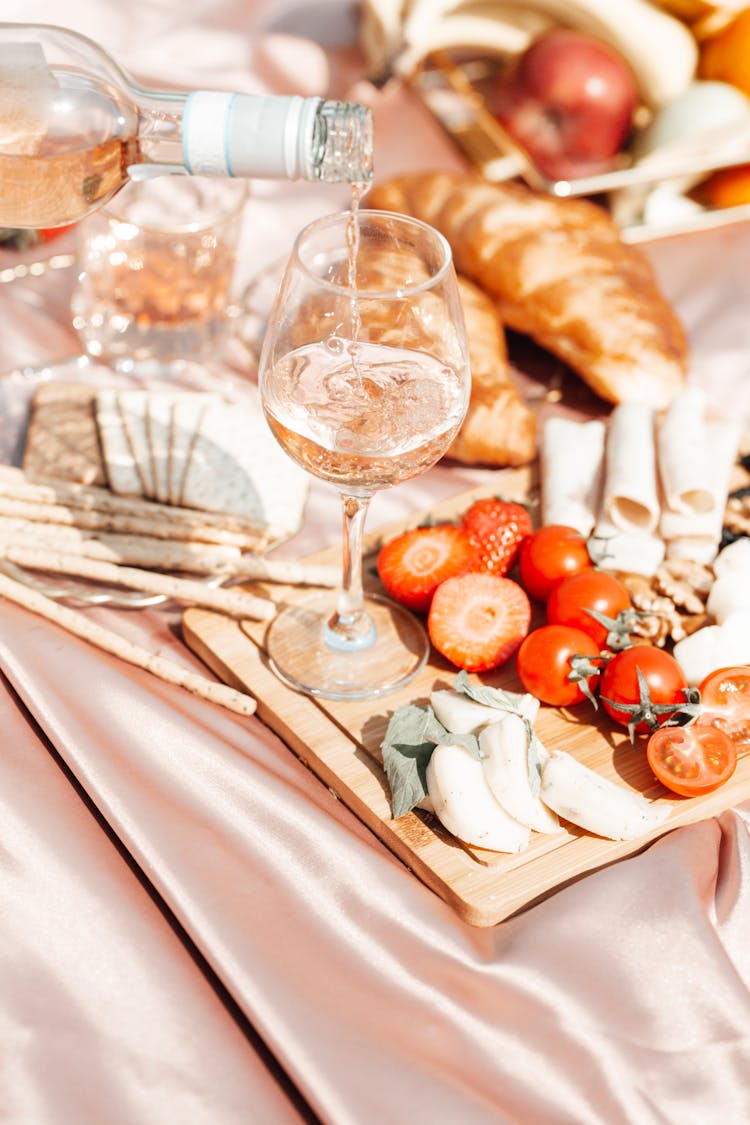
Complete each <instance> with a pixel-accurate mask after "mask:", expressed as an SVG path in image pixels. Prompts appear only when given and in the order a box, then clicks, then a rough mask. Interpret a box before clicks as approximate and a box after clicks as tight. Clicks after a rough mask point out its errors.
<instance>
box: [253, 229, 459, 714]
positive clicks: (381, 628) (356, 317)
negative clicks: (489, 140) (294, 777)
mask: <svg viewBox="0 0 750 1125" xmlns="http://www.w3.org/2000/svg"><path fill="white" fill-rule="evenodd" d="M259 386H260V392H261V401H262V403H263V409H264V411H265V415H266V418H267V420H268V423H269V426H270V428H271V430H272V432H273V433H274V435H275V436H276V438H277V440H278V441H279V443H280V444H281V446H282V448H284V449H285V450H286V452H287V453H288V454H289V456H291V457H292V458H293V459H294V460H295V461H297V462H298V464H300V465H301V466H302V467H303V468H305V469H306V470H307V471H308V472H310V473H311V474H313V475H314V476H316V477H319V478H320V479H322V480H324V481H328V482H329V483H331V484H333V485H334V486H335V487H336V488H337V489H338V491H339V493H340V495H341V498H342V505H343V521H344V551H343V572H342V587H341V590H340V591H339V592H338V593H337V594H335V595H332V594H330V593H329V594H326V595H318V596H317V597H315V598H313V599H306V600H305V601H302V602H300V603H299V604H297V605H292V606H289V607H287V608H286V609H285V610H283V611H282V612H281V613H280V614H279V615H278V616H277V617H276V618H275V619H274V621H273V622H272V624H271V626H270V627H269V630H268V634H267V637H266V643H267V649H268V654H269V658H270V660H271V664H272V666H273V667H274V669H275V671H276V672H277V674H279V675H280V676H281V677H282V679H284V680H286V681H287V682H288V683H290V684H292V685H293V686H294V687H296V688H298V689H301V690H304V691H306V692H309V693H311V694H314V695H321V696H326V697H332V698H369V697H372V696H375V695H379V694H382V693H383V692H385V691H390V690H393V689H394V688H395V687H397V686H399V685H400V684H401V683H404V682H405V681H406V680H407V679H408V678H410V677H411V676H413V675H415V674H416V672H417V671H418V670H419V668H421V667H422V665H423V663H424V661H425V659H426V656H427V652H428V648H429V644H428V641H427V637H426V634H425V632H424V629H423V627H422V625H421V623H420V622H419V621H418V620H417V619H416V618H414V617H413V615H412V614H410V613H409V612H408V611H406V610H404V609H403V608H402V607H399V606H396V605H395V604H394V603H392V602H389V601H388V600H387V599H383V598H378V597H377V596H376V595H368V596H367V597H365V595H364V593H363V589H362V574H361V570H362V561H361V554H362V533H363V528H364V521H365V515H366V511H367V505H368V503H369V500H370V498H371V496H372V495H373V494H374V493H375V492H376V491H378V490H379V489H382V488H387V487H391V486H392V485H395V484H399V483H400V482H402V481H405V480H408V479H409V478H410V477H413V476H416V475H417V474H419V473H422V472H424V471H425V470H427V469H428V468H429V467H430V466H431V465H433V464H435V462H436V461H438V460H439V458H440V457H441V456H442V455H443V454H444V453H445V452H446V450H447V449H448V447H449V446H450V444H451V442H452V440H453V438H454V437H455V434H456V432H457V431H458V428H459V426H460V425H461V422H462V421H463V418H464V415H465V412H466V408H467V405H468V399H469V391H470V373H469V362H468V354H467V344H466V335H465V330H464V324H463V316H462V312H461V305H460V300H459V295H458V288H457V283H456V276H455V270H454V268H453V262H452V258H451V253H450V248H449V247H448V244H447V243H446V241H445V240H444V239H443V237H442V236H441V235H440V234H439V233H438V232H437V231H435V230H434V229H433V228H432V227H430V226H428V225H427V224H425V223H422V222H420V221H418V220H416V219H411V218H409V217H407V216H401V215H395V214H390V213H386V212H378V211H367V210H355V211H351V212H343V213H340V214H336V215H329V216H325V217H324V218H322V219H318V220H317V221H315V222H313V223H311V224H310V225H309V226H307V227H305V228H304V229H303V230H302V231H301V232H300V234H299V235H298V237H297V239H296V240H295V243H294V247H293V249H292V252H291V255H290V258H289V261H288V263H287V266H286V269H285V271H284V275H283V277H282V280H281V284H280V286H279V290H278V293H277V297H276V300H275V302H274V306H273V309H272V311H271V314H270V317H269V323H268V328H267V331H266V334H265V338H264V343H263V349H262V353H261V358H260V367H259Z"/></svg>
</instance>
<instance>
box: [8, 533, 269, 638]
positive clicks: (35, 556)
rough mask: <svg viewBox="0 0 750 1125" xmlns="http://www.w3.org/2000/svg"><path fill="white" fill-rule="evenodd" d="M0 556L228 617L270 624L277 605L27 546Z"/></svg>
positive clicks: (22, 563) (181, 579) (18, 563)
mask: <svg viewBox="0 0 750 1125" xmlns="http://www.w3.org/2000/svg"><path fill="white" fill-rule="evenodd" d="M0 557H2V558H4V559H7V560H8V562H12V563H15V564H16V566H23V567H26V568H27V569H29V570H45V571H50V572H52V573H56V574H69V575H73V576H74V577H76V578H91V579H92V580H93V581H95V582H111V583H113V584H114V585H116V586H126V587H127V588H128V589H131V590H142V591H143V592H144V593H147V594H165V595H166V596H167V597H169V598H174V599H175V600H176V601H180V602H188V603H190V604H191V605H200V606H204V607H205V608H206V609H216V610H219V611H220V612H221V613H227V614H229V615H230V616H231V617H252V618H253V619H254V620H257V621H270V619H271V618H272V617H273V616H274V614H275V613H276V606H275V605H274V603H273V602H272V601H270V600H269V599H268V598H258V597H256V596H255V595H254V594H243V593H239V592H238V591H235V590H223V589H214V588H212V587H211V586H206V585H205V584H204V583H203V582H196V581H193V580H191V579H189V578H174V577H172V576H171V575H168V574H157V573H155V572H154V571H151V570H139V569H137V568H136V567H129V566H117V565H116V564H114V563H108V562H100V561H98V560H96V559H86V558H80V557H79V556H76V555H68V554H65V553H64V552H59V551H46V550H45V551H39V550H35V549H34V548H29V547H14V546H11V545H10V544H7V545H4V544H0Z"/></svg>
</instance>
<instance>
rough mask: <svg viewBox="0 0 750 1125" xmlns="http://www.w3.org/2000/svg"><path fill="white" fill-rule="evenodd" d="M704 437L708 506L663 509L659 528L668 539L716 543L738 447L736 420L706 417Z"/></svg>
mask: <svg viewBox="0 0 750 1125" xmlns="http://www.w3.org/2000/svg"><path fill="white" fill-rule="evenodd" d="M706 439H707V444H708V451H709V466H708V472H707V476H706V484H707V487H708V489H709V491H710V494H711V497H712V503H711V507H710V508H709V509H708V510H706V511H701V512H677V511H668V510H666V509H665V510H664V511H663V512H662V514H661V519H660V521H659V530H660V532H661V535H662V538H664V539H667V540H671V539H686V538H706V539H711V540H714V541H715V543H716V546H717V547H718V542H719V540H720V538H721V527H722V523H723V521H724V509H725V508H726V501H727V493H728V491H729V482H730V478H731V475H732V469H733V468H734V463H735V461H736V459H737V450H738V448H739V442H740V426H739V423H738V422H735V421H728V420H725V419H709V420H708V421H707V423H706ZM715 553H716V552H715V551H714V554H715Z"/></svg>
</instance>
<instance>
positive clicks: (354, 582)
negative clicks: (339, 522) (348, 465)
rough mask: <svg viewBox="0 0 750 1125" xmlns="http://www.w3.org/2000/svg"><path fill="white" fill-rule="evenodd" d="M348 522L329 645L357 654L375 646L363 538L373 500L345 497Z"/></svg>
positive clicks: (345, 495)
mask: <svg viewBox="0 0 750 1125" xmlns="http://www.w3.org/2000/svg"><path fill="white" fill-rule="evenodd" d="M341 503H342V508H343V518H344V535H343V570H342V580H341V589H340V591H339V599H338V609H337V611H336V613H334V615H333V617H331V619H330V620H329V622H328V624H327V626H326V631H325V640H326V644H327V645H328V646H329V647H330V648H333V649H337V650H338V651H341V650H342V649H343V650H349V651H357V650H360V649H364V648H369V647H370V646H371V645H373V644H374V643H375V626H374V625H373V623H372V620H371V619H370V615H369V614H368V612H367V610H366V609H365V604H364V591H363V589H362V536H363V533H364V527H365V519H366V518H367V509H368V507H369V505H370V497H369V496H351V495H349V494H347V493H342V495H341Z"/></svg>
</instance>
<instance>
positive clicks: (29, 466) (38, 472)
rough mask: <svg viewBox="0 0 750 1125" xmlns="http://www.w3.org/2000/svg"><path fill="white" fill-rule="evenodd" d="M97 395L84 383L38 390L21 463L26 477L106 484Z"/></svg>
mask: <svg viewBox="0 0 750 1125" xmlns="http://www.w3.org/2000/svg"><path fill="white" fill-rule="evenodd" d="M96 394H97V391H96V388H95V387H94V386H89V385H87V384H85V383H64V382H52V383H42V384H40V386H39V387H37V389H36V391H35V393H34V397H33V399H32V404H31V419H30V421H29V427H28V430H27V434H26V442H25V446H24V453H23V462H22V463H23V467H24V469H25V470H26V472H27V473H28V474H29V476H56V477H59V478H61V479H62V480H75V481H81V482H83V483H84V484H98V485H106V483H107V474H106V471H105V466H104V457H103V453H102V448H101V444H100V441H99V430H98V427H97V424H96V414H95V403H96Z"/></svg>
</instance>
